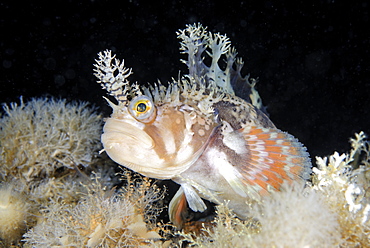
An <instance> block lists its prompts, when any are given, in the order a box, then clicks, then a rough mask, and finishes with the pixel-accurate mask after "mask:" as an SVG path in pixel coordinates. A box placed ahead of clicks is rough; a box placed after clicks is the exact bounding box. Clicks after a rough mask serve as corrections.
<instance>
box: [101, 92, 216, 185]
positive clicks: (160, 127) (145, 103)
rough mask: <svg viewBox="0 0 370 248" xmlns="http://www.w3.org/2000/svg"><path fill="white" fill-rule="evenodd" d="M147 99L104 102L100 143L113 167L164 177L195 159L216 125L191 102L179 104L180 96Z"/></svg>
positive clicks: (190, 163)
mask: <svg viewBox="0 0 370 248" xmlns="http://www.w3.org/2000/svg"><path fill="white" fill-rule="evenodd" d="M157 92H158V91H157ZM173 94H175V92H173ZM151 95H152V94H148V95H139V96H136V97H134V98H133V99H132V100H130V101H125V102H120V103H119V104H118V105H114V104H113V103H110V105H111V106H112V107H113V114H112V115H111V117H110V118H108V119H107V120H106V122H105V125H104V129H103V131H104V132H103V134H102V137H101V141H102V143H103V146H104V150H105V151H106V152H107V154H108V155H109V157H110V158H112V159H113V160H114V161H115V162H117V163H118V164H120V165H123V166H125V167H127V168H129V169H132V170H134V171H136V172H139V173H141V174H143V175H145V176H148V177H152V178H157V179H170V178H172V177H173V176H175V175H178V174H180V173H182V172H183V171H185V170H187V169H188V168H189V167H190V166H191V165H192V164H193V163H194V162H195V161H196V160H197V159H198V157H199V156H200V155H201V154H202V152H203V151H204V149H205V147H206V144H207V143H208V140H209V137H210V136H211V134H212V131H213V130H214V129H215V127H216V125H217V124H216V123H215V122H213V121H212V119H211V118H209V115H206V114H202V111H201V110H200V109H199V108H198V106H197V104H196V103H195V102H192V101H187V103H184V101H185V100H184V99H183V97H182V96H181V97H178V100H174V99H171V97H169V99H167V100H164V99H161V100H160V101H155V100H154V99H153V98H152V97H151ZM164 98H165V97H164ZM157 100H158V99H157Z"/></svg>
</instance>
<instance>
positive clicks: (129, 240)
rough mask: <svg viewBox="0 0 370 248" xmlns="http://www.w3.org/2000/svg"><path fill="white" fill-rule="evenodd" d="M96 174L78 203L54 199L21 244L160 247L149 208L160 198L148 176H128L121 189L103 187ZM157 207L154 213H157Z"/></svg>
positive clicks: (160, 195) (30, 245) (27, 245)
mask: <svg viewBox="0 0 370 248" xmlns="http://www.w3.org/2000/svg"><path fill="white" fill-rule="evenodd" d="M99 180H100V178H99V177H96V178H95V179H93V180H92V181H91V182H90V184H89V185H84V187H86V189H87V194H85V195H84V196H83V197H82V198H81V200H80V201H79V202H78V203H77V205H71V204H61V203H59V202H54V204H52V205H50V206H49V207H48V208H45V209H44V215H43V216H44V219H43V220H40V221H39V223H38V224H37V225H36V226H35V227H33V228H32V229H31V230H30V231H29V232H27V233H26V234H25V235H24V241H25V245H24V247H162V244H163V242H162V241H161V240H160V239H161V236H160V235H159V234H158V232H157V230H155V225H153V223H147V222H145V219H150V220H151V221H154V220H155V218H156V216H155V215H153V211H152V210H151V209H150V208H151V207H153V206H155V204H156V202H157V201H158V200H161V199H162V198H163V194H162V193H160V191H159V189H158V188H157V187H155V186H154V185H152V184H151V183H150V182H149V181H148V180H147V179H144V178H141V177H140V178H139V179H137V180H134V181H131V180H128V185H127V186H126V187H125V189H124V190H123V191H118V192H115V191H114V189H104V188H103V187H102V186H101V184H100V182H99ZM159 210H160V208H156V209H155V210H154V213H156V214H157V213H158V212H157V211H159Z"/></svg>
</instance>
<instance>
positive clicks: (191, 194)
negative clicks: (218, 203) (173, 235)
mask: <svg viewBox="0 0 370 248" xmlns="http://www.w3.org/2000/svg"><path fill="white" fill-rule="evenodd" d="M188 205H189V207H190V209H191V210H193V211H194V212H203V211H204V210H206V209H207V206H206V204H205V203H204V201H203V200H202V198H200V196H199V195H198V193H197V192H196V191H195V190H194V188H193V187H192V186H191V185H189V184H182V185H181V187H180V188H179V190H178V191H177V192H176V194H175V196H174V197H173V198H172V200H171V202H170V205H169V207H168V215H169V217H170V221H171V222H172V223H173V224H174V225H175V226H176V227H177V228H179V229H180V228H181V227H182V224H183V223H184V220H185V218H186V209H187V206H188Z"/></svg>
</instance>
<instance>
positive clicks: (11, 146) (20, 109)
mask: <svg viewBox="0 0 370 248" xmlns="http://www.w3.org/2000/svg"><path fill="white" fill-rule="evenodd" d="M3 108H4V114H3V115H2V116H1V118H0V183H1V190H0V199H1V200H0V201H1V202H0V205H1V207H0V220H4V221H5V220H6V223H9V224H11V225H12V228H7V227H8V225H5V224H4V225H3V224H1V226H2V229H1V231H0V247H1V246H2V245H3V244H5V245H7V246H8V245H9V244H13V245H19V244H20V243H19V240H20V238H21V236H22V234H24V232H26V231H27V229H30V228H32V227H33V226H34V225H35V223H36V222H37V220H38V219H39V218H41V219H43V218H45V217H43V216H42V213H41V212H39V210H40V209H43V208H47V207H49V206H51V205H52V204H53V203H54V202H59V203H64V204H67V203H68V204H76V203H77V202H78V200H79V198H80V196H81V194H82V193H84V192H86V189H85V188H84V187H82V185H81V184H80V183H81V182H84V183H86V181H90V178H89V174H90V173H91V172H92V171H95V172H96V173H100V174H101V181H102V183H103V184H104V185H107V186H108V187H110V188H111V187H113V185H115V184H116V183H117V180H116V179H115V178H114V174H115V172H114V169H113V168H112V162H110V160H103V158H101V157H98V156H97V154H98V151H99V149H100V148H101V145H100V132H101V128H102V125H101V124H102V118H101V116H100V115H98V114H97V113H96V111H95V108H93V107H89V106H88V103H84V102H71V103H67V101H66V100H56V99H54V98H39V99H37V98H33V99H31V100H30V101H28V102H24V101H23V99H22V98H21V100H20V103H19V104H17V103H11V104H9V105H6V104H4V106H3ZM20 218H22V219H21V220H20ZM16 223H18V225H17V224H16ZM16 232H18V234H19V235H14V233H16ZM22 232H23V233H22Z"/></svg>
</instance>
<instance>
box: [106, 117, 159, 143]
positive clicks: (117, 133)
mask: <svg viewBox="0 0 370 248" xmlns="http://www.w3.org/2000/svg"><path fill="white" fill-rule="evenodd" d="M103 132H104V133H103V134H102V141H103V139H104V140H107V141H108V140H109V142H114V143H116V142H117V143H122V142H125V143H126V144H127V145H128V144H130V143H134V144H138V145H140V146H141V147H142V148H144V149H151V148H153V147H154V141H153V139H152V138H151V137H150V136H149V135H148V134H147V133H146V132H144V131H143V130H142V129H140V128H139V127H137V126H135V125H132V124H130V123H129V122H127V121H125V120H119V119H113V118H109V119H108V120H107V121H106V123H105V125H104V128H103ZM103 144H104V142H103Z"/></svg>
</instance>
